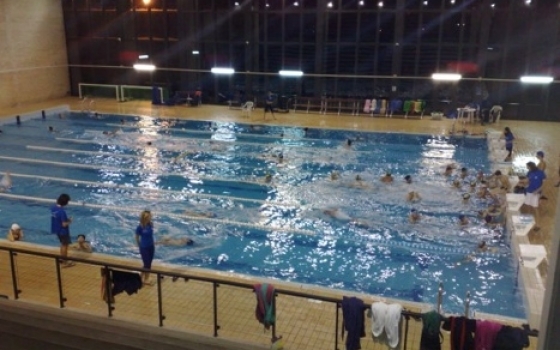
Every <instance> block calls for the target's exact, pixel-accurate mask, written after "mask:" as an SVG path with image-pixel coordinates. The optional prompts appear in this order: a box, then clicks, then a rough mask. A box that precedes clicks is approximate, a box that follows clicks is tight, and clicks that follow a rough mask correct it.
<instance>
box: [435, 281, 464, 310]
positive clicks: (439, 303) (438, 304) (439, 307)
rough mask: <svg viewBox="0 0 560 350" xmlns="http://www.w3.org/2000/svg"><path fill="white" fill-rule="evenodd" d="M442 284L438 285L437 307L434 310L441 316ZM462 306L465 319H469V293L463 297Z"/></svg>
mask: <svg viewBox="0 0 560 350" xmlns="http://www.w3.org/2000/svg"><path fill="white" fill-rule="evenodd" d="M443 292H444V289H443V283H441V282H440V283H439V288H438V296H437V307H436V310H437V312H438V314H441V305H442V303H443ZM463 305H464V306H465V314H464V315H465V317H466V318H470V308H471V292H470V291H467V294H466V297H465V301H464V303H463Z"/></svg>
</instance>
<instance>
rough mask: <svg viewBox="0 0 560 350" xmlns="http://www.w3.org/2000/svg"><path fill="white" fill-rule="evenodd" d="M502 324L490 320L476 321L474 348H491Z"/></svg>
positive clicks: (484, 349)
mask: <svg viewBox="0 0 560 350" xmlns="http://www.w3.org/2000/svg"><path fill="white" fill-rule="evenodd" d="M500 329H502V325H501V324H499V323H496V322H492V321H481V320H477V321H476V335H475V338H474V344H475V349H476V350H492V349H493V348H494V342H495V341H496V336H497V335H498V332H499V331H500Z"/></svg>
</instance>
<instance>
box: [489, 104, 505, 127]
mask: <svg viewBox="0 0 560 350" xmlns="http://www.w3.org/2000/svg"><path fill="white" fill-rule="evenodd" d="M503 110H504V109H503V108H502V106H499V105H495V106H492V108H491V109H490V116H491V117H492V119H494V123H498V122H499V121H500V117H501V116H502V111H503Z"/></svg>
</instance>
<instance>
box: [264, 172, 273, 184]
mask: <svg viewBox="0 0 560 350" xmlns="http://www.w3.org/2000/svg"><path fill="white" fill-rule="evenodd" d="M271 182H272V175H271V174H266V175H265V176H264V183H267V184H269V183H271Z"/></svg>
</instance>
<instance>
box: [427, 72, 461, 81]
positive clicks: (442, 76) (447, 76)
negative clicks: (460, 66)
mask: <svg viewBox="0 0 560 350" xmlns="http://www.w3.org/2000/svg"><path fill="white" fill-rule="evenodd" d="M461 78H462V77H461V74H456V73H434V74H432V79H434V80H440V81H458V80H461Z"/></svg>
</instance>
